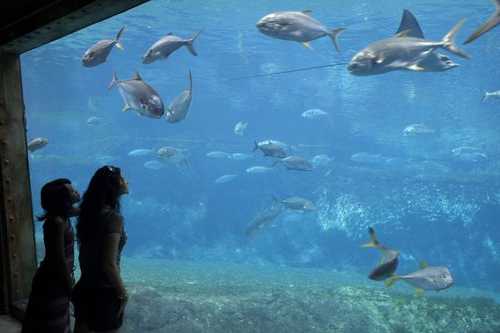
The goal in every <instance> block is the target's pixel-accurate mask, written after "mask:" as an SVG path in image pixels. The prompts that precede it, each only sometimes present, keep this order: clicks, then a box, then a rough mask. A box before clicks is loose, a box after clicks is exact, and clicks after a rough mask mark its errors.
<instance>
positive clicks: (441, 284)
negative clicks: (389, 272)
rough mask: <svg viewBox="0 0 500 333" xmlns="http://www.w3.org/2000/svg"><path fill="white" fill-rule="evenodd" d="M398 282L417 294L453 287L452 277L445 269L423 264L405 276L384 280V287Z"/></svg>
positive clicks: (394, 276)
mask: <svg viewBox="0 0 500 333" xmlns="http://www.w3.org/2000/svg"><path fill="white" fill-rule="evenodd" d="M399 280H403V281H405V282H406V283H409V284H410V285H412V286H414V287H415V288H417V292H419V293H420V292H422V291H423V290H435V291H439V290H444V289H447V288H449V287H451V286H452V285H453V276H452V275H451V273H450V270H449V269H448V268H447V267H444V266H428V265H427V263H425V262H422V263H421V264H420V269H419V270H418V271H416V272H413V273H411V274H407V275H393V276H392V277H390V278H388V279H387V280H385V285H386V286H387V287H390V286H392V285H393V284H394V283H395V282H396V281H399Z"/></svg>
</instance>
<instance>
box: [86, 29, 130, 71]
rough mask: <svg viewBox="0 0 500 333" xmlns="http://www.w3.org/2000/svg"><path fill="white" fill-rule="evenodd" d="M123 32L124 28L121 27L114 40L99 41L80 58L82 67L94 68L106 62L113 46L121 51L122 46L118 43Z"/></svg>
mask: <svg viewBox="0 0 500 333" xmlns="http://www.w3.org/2000/svg"><path fill="white" fill-rule="evenodd" d="M123 30H125V27H122V28H121V29H120V31H118V33H117V34H116V37H115V39H103V40H100V41H98V42H97V43H95V44H94V45H92V46H91V47H90V48H89V49H88V50H87V51H85V53H84V54H83V58H82V64H83V66H85V67H95V66H97V65H100V64H102V63H104V62H106V59H107V58H108V56H109V53H110V52H111V50H112V49H113V46H116V47H117V48H119V49H121V50H123V46H122V44H121V43H120V37H121V36H122V33H123Z"/></svg>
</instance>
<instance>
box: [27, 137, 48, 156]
mask: <svg viewBox="0 0 500 333" xmlns="http://www.w3.org/2000/svg"><path fill="white" fill-rule="evenodd" d="M48 143H49V139H47V138H41V137H40V138H35V139H33V140H31V141H30V142H28V150H29V151H30V152H31V153H32V152H34V151H37V150H38V149H42V148H43V147H45V146H46V145H47V144H48Z"/></svg>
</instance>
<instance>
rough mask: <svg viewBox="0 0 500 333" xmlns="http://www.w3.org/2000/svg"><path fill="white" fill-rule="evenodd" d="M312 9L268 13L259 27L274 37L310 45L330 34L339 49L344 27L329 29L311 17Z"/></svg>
mask: <svg viewBox="0 0 500 333" xmlns="http://www.w3.org/2000/svg"><path fill="white" fill-rule="evenodd" d="M311 13H312V11H310V10H304V11H301V12H295V11H286V12H275V13H271V14H268V15H266V16H264V17H263V18H261V19H260V20H259V21H258V22H257V29H259V31H260V32H262V33H263V34H265V35H268V36H270V37H273V38H278V39H285V40H291V41H295V42H299V43H302V44H303V45H304V46H306V47H309V44H308V42H310V41H312V40H315V39H318V38H321V37H324V36H328V37H330V38H331V40H332V42H333V45H334V46H335V49H336V50H337V51H339V46H338V43H337V36H338V35H339V34H340V33H341V32H342V31H344V30H345V29H344V28H337V29H331V30H330V29H328V28H326V27H325V26H324V25H323V24H321V23H320V22H319V21H317V20H315V19H314V18H312V17H311Z"/></svg>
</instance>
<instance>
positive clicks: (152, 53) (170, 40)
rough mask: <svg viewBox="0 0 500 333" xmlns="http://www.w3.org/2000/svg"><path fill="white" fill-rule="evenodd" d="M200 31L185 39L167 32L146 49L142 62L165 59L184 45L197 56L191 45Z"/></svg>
mask: <svg viewBox="0 0 500 333" xmlns="http://www.w3.org/2000/svg"><path fill="white" fill-rule="evenodd" d="M200 33H201V31H199V32H197V33H195V34H194V35H193V37H191V38H187V39H185V38H181V37H178V36H175V35H173V34H172V33H171V32H169V33H168V34H167V35H166V36H165V37H163V38H161V39H160V40H158V41H157V42H155V43H154V44H153V45H152V46H151V47H150V48H149V49H148V50H147V51H146V53H145V54H144V56H143V57H142V63H143V64H150V63H152V62H154V61H156V60H158V59H166V58H168V57H169V56H170V55H171V54H172V53H174V52H175V51H176V50H177V49H179V48H181V47H182V46H185V47H186V48H187V49H188V51H189V52H190V53H191V54H192V55H194V56H197V55H198V53H196V51H195V49H194V47H193V43H194V41H195V40H196V38H198V36H199V35H200Z"/></svg>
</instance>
